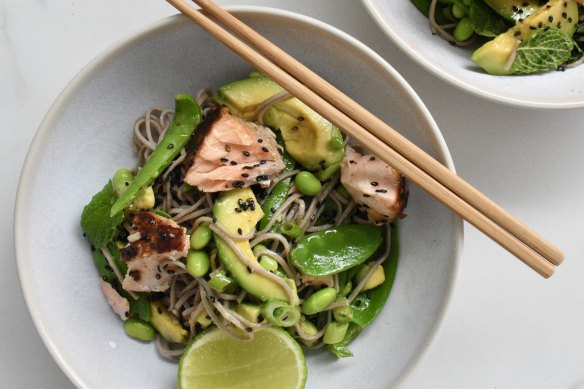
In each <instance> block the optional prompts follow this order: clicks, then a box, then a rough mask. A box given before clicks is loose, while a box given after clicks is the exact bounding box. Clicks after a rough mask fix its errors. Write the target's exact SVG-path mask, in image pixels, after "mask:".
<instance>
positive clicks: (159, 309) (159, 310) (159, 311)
mask: <svg viewBox="0 0 584 389" xmlns="http://www.w3.org/2000/svg"><path fill="white" fill-rule="evenodd" d="M156 310H157V311H158V314H159V315H162V308H160V307H158V308H157V309H156Z"/></svg>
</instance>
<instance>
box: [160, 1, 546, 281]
mask: <svg viewBox="0 0 584 389" xmlns="http://www.w3.org/2000/svg"><path fill="white" fill-rule="evenodd" d="M167 1H168V2H169V3H170V4H172V5H173V6H174V7H175V8H177V9H178V10H179V11H181V12H182V13H184V14H185V15H186V16H188V17H189V18H190V19H192V20H193V21H195V22H196V23H197V24H199V25H200V26H201V27H202V28H204V29H205V30H206V31H207V32H209V33H210V34H211V35H213V36H215V37H216V38H217V39H219V40H220V41H221V42H222V43H223V44H225V45H226V46H227V47H229V48H230V49H231V50H233V51H234V52H235V53H236V54H238V55H239V56H240V57H241V58H243V59H244V60H246V61H248V62H250V63H251V64H252V65H253V66H255V67H256V68H257V69H258V70H260V71H261V72H263V73H265V74H267V75H268V76H269V77H271V78H272V79H274V81H276V82H277V83H278V84H280V85H281V86H282V87H283V88H284V89H286V90H287V91H288V92H290V93H291V94H292V95H294V96H295V97H297V98H299V99H300V100H302V101H303V102H304V103H305V104H307V105H308V106H310V107H311V108H312V109H314V110H315V111H317V112H319V113H320V114H321V115H323V116H324V117H325V118H327V119H328V120H330V121H331V122H332V123H334V124H335V125H337V126H338V127H339V128H341V129H342V130H343V131H344V132H345V133H347V134H348V135H349V136H351V137H352V138H353V139H355V140H356V141H357V142H359V143H361V144H365V145H367V147H368V148H369V149H370V150H371V151H372V152H373V153H375V154H376V155H378V156H379V157H380V158H382V159H383V160H385V161H386V162H387V163H389V164H390V165H391V166H393V167H394V168H396V169H398V170H400V171H401V172H402V173H403V174H404V175H405V176H406V177H408V178H409V179H410V180H411V181H412V182H414V183H416V184H417V185H419V186H420V187H421V188H422V189H424V190H425V191H427V192H428V193H430V194H431V195H432V196H434V197H435V198H436V199H438V200H439V201H440V202H441V203H443V204H444V205H446V206H448V207H449V208H450V209H452V210H453V211H454V212H455V213H457V214H458V215H460V216H461V217H463V218H464V219H465V220H467V221H468V222H469V223H471V224H473V225H474V226H475V227H477V228H478V229H479V230H481V231H482V232H483V233H485V234H486V235H488V236H489V237H491V238H492V239H493V240H495V241H496V242H497V243H499V244H500V245H501V246H502V247H504V248H505V249H507V250H508V251H509V252H511V253H512V254H513V255H515V256H516V257H517V258H519V259H520V260H522V261H523V262H524V263H526V264H527V265H528V266H530V267H531V268H532V269H534V270H535V271H536V272H538V273H539V274H540V275H542V276H544V277H546V278H547V277H549V276H551V275H552V274H553V272H554V266H553V264H552V263H550V262H548V261H547V260H546V259H545V258H544V257H542V256H541V255H540V254H538V253H537V252H535V251H534V250H533V249H531V248H530V247H529V246H527V245H526V244H525V243H524V242H522V241H521V240H519V239H518V238H517V237H515V236H514V235H513V234H511V233H509V232H508V231H506V230H505V229H503V228H501V226H499V225H498V224H497V223H495V222H494V221H493V220H491V219H490V218H488V217H487V216H485V215H484V214H483V213H481V212H480V211H479V210H478V209H476V208H475V207H473V206H472V205H471V204H469V203H467V202H466V201H465V200H463V199H462V198H461V197H459V196H458V195H457V194H455V193H453V192H452V191H451V190H450V189H448V188H447V187H445V186H444V185H443V184H442V183H440V182H438V181H436V180H435V179H433V178H432V177H431V176H430V175H428V174H427V173H426V172H425V171H423V170H422V169H420V168H419V167H418V166H417V165H415V164H414V163H412V162H411V161H410V160H409V159H407V158H405V157H404V156H402V155H401V154H400V153H398V152H397V151H395V150H394V149H393V148H392V147H390V146H388V145H387V144H386V143H384V142H383V141H381V140H380V139H379V138H377V137H376V136H375V135H373V134H372V133H370V132H368V131H367V130H366V129H365V128H363V127H362V126H361V125H359V124H358V123H356V122H355V121H354V120H353V119H351V118H349V117H348V116H347V115H345V114H344V113H343V112H341V111H340V110H338V109H337V108H335V107H334V106H333V105H331V104H330V103H329V102H327V101H326V100H324V99H323V98H321V97H320V96H319V95H317V94H316V93H314V92H313V91H311V90H310V89H308V88H307V87H305V86H304V85H303V84H301V83H300V82H298V81H297V80H296V79H295V78H293V77H292V76H290V75H289V74H288V73H286V72H284V71H283V70H282V69H280V68H279V67H277V66H276V65H274V64H273V63H272V62H270V61H269V60H267V59H266V58H264V57H263V56H261V55H259V54H258V53H257V52H256V51H254V50H253V49H251V48H250V47H248V46H247V45H245V44H244V43H243V42H241V41H239V40H238V39H237V38H235V37H234V36H233V35H232V34H230V33H229V32H227V31H225V30H224V29H223V28H222V27H220V26H219V25H217V24H216V23H215V22H213V21H212V20H210V19H209V18H208V17H207V16H205V15H203V14H202V13H201V12H199V11H198V10H196V9H194V8H192V7H191V6H189V5H187V4H185V3H184V2H183V1H182V0H167Z"/></svg>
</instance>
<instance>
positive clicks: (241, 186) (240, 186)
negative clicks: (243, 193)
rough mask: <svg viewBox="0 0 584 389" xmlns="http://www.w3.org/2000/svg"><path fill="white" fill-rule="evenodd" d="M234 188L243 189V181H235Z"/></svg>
mask: <svg viewBox="0 0 584 389" xmlns="http://www.w3.org/2000/svg"><path fill="white" fill-rule="evenodd" d="M233 187H234V188H243V181H235V182H234V183H233Z"/></svg>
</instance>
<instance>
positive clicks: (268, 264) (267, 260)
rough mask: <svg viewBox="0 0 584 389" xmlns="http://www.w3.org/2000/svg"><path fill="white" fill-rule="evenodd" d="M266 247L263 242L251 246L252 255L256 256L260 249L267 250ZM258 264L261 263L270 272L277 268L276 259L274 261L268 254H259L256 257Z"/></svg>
mask: <svg viewBox="0 0 584 389" xmlns="http://www.w3.org/2000/svg"><path fill="white" fill-rule="evenodd" d="M267 249H268V248H267V247H266V246H264V245H263V244H256V245H255V246H254V247H253V255H255V256H256V257H257V256H258V253H259V252H260V251H262V250H267ZM258 260H259V262H260V265H262V267H263V268H264V269H266V270H267V271H271V272H275V271H276V270H278V261H276V260H275V259H274V258H272V257H270V256H268V255H261V256H260V257H259V258H258Z"/></svg>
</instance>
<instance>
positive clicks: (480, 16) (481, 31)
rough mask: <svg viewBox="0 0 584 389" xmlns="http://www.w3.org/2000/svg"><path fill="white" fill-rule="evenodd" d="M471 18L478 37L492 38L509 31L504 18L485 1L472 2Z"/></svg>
mask: <svg viewBox="0 0 584 389" xmlns="http://www.w3.org/2000/svg"><path fill="white" fill-rule="evenodd" d="M469 17H470V19H471V20H472V22H473V29H474V31H475V32H476V33H477V34H478V35H482V36H486V37H491V38H492V37H496V36H497V35H499V34H502V33H504V32H505V31H506V30H507V26H506V25H505V21H504V20H503V18H502V17H501V16H500V15H499V14H497V13H496V12H495V11H493V9H492V8H491V7H489V6H488V5H487V4H485V3H484V2H483V1H480V0H471V1H470V6H469Z"/></svg>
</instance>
